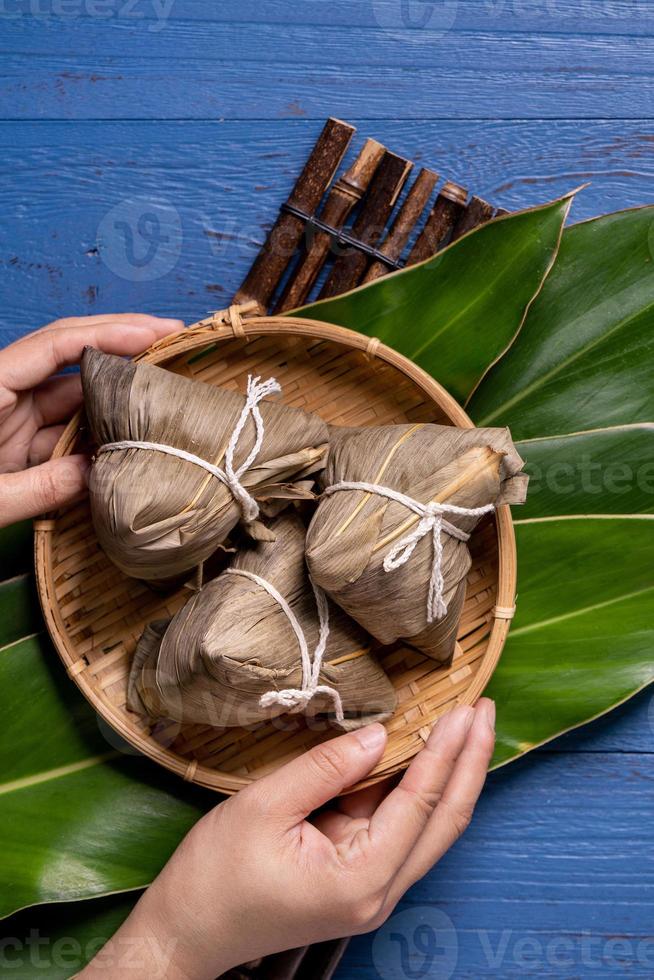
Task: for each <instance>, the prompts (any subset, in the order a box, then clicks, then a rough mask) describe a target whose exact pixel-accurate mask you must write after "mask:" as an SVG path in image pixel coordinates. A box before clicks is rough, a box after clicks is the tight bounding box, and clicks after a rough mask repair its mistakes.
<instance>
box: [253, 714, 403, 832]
mask: <svg viewBox="0 0 654 980" xmlns="http://www.w3.org/2000/svg"><path fill="white" fill-rule="evenodd" d="M385 747H386V730H385V729H384V727H383V726H382V725H368V726H366V728H361V729H359V730H358V731H356V732H351V733H349V734H347V735H341V736H339V737H338V738H333V739H331V740H330V741H329V742H324V743H323V744H322V745H317V746H316V747H315V748H313V749H311V750H310V751H309V752H306V753H305V754H304V755H302V756H300V757H299V758H297V759H294V760H293V762H289V763H288V765H286V766H284V767H283V768H281V769H278V770H277V772H275V773H272V774H271V775H270V776H266V777H264V778H263V779H261V780H259V782H258V783H257V784H256V788H255V792H256V793H257V795H258V797H259V800H260V801H261V804H262V806H263V808H264V810H265V813H266V817H267V818H268V817H273V818H277V817H278V818H280V819H281V821H282V822H283V823H284V824H286V825H287V826H288V827H289V828H290V827H293V826H295V825H296V824H297V823H298V822H299V821H301V820H304V818H305V817H307V816H308V815H309V814H310V813H312V812H313V811H314V810H317V809H318V807H321V806H324V804H325V803H327V802H328V801H329V800H332V799H333V798H334V797H335V796H339V795H340V794H341V793H342V792H343V790H345V789H347V788H348V787H350V786H353V785H354V783H356V782H358V781H359V780H360V779H363V778H364V777H365V776H367V775H368V773H369V772H370V771H371V769H373V768H374V767H375V765H376V764H377V763H378V762H379V760H380V759H381V757H382V754H383V752H384V748H385Z"/></svg>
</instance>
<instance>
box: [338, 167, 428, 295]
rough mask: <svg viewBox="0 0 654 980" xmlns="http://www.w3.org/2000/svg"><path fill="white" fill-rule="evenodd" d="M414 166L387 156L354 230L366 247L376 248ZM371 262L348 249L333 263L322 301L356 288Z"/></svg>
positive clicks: (361, 254)
mask: <svg viewBox="0 0 654 980" xmlns="http://www.w3.org/2000/svg"><path fill="white" fill-rule="evenodd" d="M412 167H413V164H412V163H411V162H410V161H409V160H405V159H404V158H403V157H399V156H396V154H395V153H389V152H386V153H385V154H384V157H383V159H382V162H381V163H380V164H379V169H378V170H377V173H376V176H375V180H374V181H373V184H372V186H371V188H370V190H369V191H368V195H367V197H366V200H365V201H364V203H363V206H362V208H361V213H360V214H359V217H358V219H357V221H356V222H355V224H354V227H353V229H352V234H353V236H354V237H355V238H357V239H359V241H361V242H363V243H364V244H366V245H371V246H373V247H374V246H376V245H377V243H378V242H379V239H380V238H381V237H382V235H383V234H384V229H385V228H386V223H387V221H388V219H389V217H390V215H391V212H392V210H393V208H394V206H395V202H396V201H397V199H398V197H399V195H400V192H401V190H402V188H403V186H404V182H405V181H406V179H407V177H408V176H409V173H410V172H411V169H412ZM368 261H369V260H368V258H367V256H366V255H365V253H364V252H361V251H359V250H358V249H356V248H354V247H351V248H348V249H347V250H346V251H345V252H344V253H343V254H342V255H341V256H339V257H338V258H337V259H336V261H335V262H334V267H333V269H332V271H331V275H330V276H329V279H328V280H327V282H326V283H325V285H324V287H323V289H322V291H321V293H320V299H325V298H327V297H330V296H338V295H339V294H340V293H344V292H346V291H347V290H348V289H352V288H353V287H354V286H356V285H357V284H358V283H359V282H360V281H361V278H362V276H363V275H364V273H365V270H366V267H367V265H368Z"/></svg>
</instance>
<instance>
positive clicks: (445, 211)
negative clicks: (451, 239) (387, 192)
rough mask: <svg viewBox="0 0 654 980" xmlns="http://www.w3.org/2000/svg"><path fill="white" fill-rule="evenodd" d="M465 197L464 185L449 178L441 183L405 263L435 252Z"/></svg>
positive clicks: (459, 211) (457, 216)
mask: <svg viewBox="0 0 654 980" xmlns="http://www.w3.org/2000/svg"><path fill="white" fill-rule="evenodd" d="M467 197H468V192H467V190H466V189H465V187H460V186H459V184H454V183H452V181H449V180H448V181H447V182H446V183H445V184H443V186H442V187H441V189H440V193H439V195H438V197H437V198H436V203H435V204H434V207H433V209H432V212H431V214H430V215H429V217H428V218H427V222H426V224H425V227H424V228H423V229H422V232H421V233H420V236H419V237H418V240H417V241H416V243H415V245H414V246H413V248H412V250H411V253H410V255H409V258H408V261H407V265H415V264H416V262H423V261H424V260H425V259H430V258H431V257H432V255H435V254H436V252H437V251H438V249H439V248H440V247H441V245H442V244H443V243H444V242H445V240H446V238H447V236H448V235H449V233H450V232H451V231H452V229H453V228H454V226H455V224H456V223H457V221H458V220H459V217H460V215H461V214H462V213H463V211H464V208H465V203H466V199H467Z"/></svg>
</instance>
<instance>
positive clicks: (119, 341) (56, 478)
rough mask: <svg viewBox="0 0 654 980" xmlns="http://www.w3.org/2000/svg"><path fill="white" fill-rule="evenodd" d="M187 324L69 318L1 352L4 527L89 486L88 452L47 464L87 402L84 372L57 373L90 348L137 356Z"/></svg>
mask: <svg viewBox="0 0 654 980" xmlns="http://www.w3.org/2000/svg"><path fill="white" fill-rule="evenodd" d="M183 326H184V324H183V323H182V321H181V320H163V319H160V318H159V317H155V316H143V315H140V314H136V313H125V314H122V315H116V316H114V315H109V314H107V315H104V316H89V317H71V318H69V319H66V320H56V321H55V322H54V323H50V324H49V325H48V326H46V327H43V328H42V329H41V330H37V331H36V333H32V334H29V335H28V336H27V337H23V338H22V339H21V340H18V341H16V343H14V344H10V345H9V347H6V348H5V349H4V350H2V351H0V527H6V526H7V525H9V524H13V523H14V522H15V521H20V520H23V519H24V518H26V517H36V516H37V515H38V514H42V513H44V512H45V511H49V510H55V509H56V508H57V507H61V506H63V505H64V504H68V503H71V502H72V501H74V500H76V499H77V498H78V497H79V496H81V495H82V494H83V493H84V491H85V490H86V486H87V473H88V468H89V461H88V459H87V457H86V456H83V455H75V456H66V457H64V458H62V459H55V460H51V461H49V462H45V461H46V460H50V456H51V454H52V450H53V449H54V447H55V445H56V443H57V441H58V439H59V437H60V436H61V433H62V432H63V430H64V426H63V425H62V424H61V423H62V422H64V421H67V420H68V419H69V418H70V416H71V415H72V414H73V412H75V411H76V410H77V409H78V408H79V406H80V404H81V402H82V386H81V383H80V379H79V375H72V374H71V375H64V376H61V377H53V375H56V374H57V372H59V371H61V369H62V368H64V367H68V366H69V365H71V364H76V363H77V362H78V361H79V359H80V357H81V356H82V351H83V350H84V347H86V346H87V345H92V346H93V347H97V348H99V349H100V350H103V351H105V352H106V353H107V354H121V355H122V354H139V353H140V352H141V351H143V350H145V349H146V348H147V347H149V346H150V344H153V343H154V342H155V341H156V340H159V339H160V338H161V337H165V336H166V335H167V334H169V333H174V332H175V331H177V330H181V329H182V328H183Z"/></svg>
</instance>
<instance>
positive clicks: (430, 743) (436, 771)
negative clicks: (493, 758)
mask: <svg viewBox="0 0 654 980" xmlns="http://www.w3.org/2000/svg"><path fill="white" fill-rule="evenodd" d="M474 717H475V713H474V710H473V709H472V708H471V707H469V706H467V705H461V706H459V707H457V708H454V710H453V711H450V712H448V714H446V715H444V716H443V717H442V718H441V719H440V720H439V722H438V723H437V725H436V726H435V728H434V729H433V731H432V732H431V735H430V736H429V739H428V740H427V743H426V745H425V747H424V749H422V751H421V752H419V753H418V755H417V756H416V757H415V759H414V760H413V762H412V763H411V765H410V766H409V768H408V769H407V771H406V773H405V774H404V776H403V777H402V779H401V781H400V783H399V785H398V786H397V788H396V789H394V790H393V792H392V793H390V794H389V795H388V796H387V797H386V799H385V800H383V801H382V803H381V804H380V806H379V808H378V809H377V811H376V813H375V814H374V815H373V817H372V820H371V821H370V830H369V838H370V844H371V845H372V847H373V848H374V849H375V851H376V853H378V855H379V863H380V866H383V868H384V870H385V872H386V873H387V874H388V875H395V874H396V873H397V872H398V871H399V870H400V868H401V867H402V866H403V865H404V863H405V862H406V860H407V859H408V857H409V855H410V854H411V852H412V851H413V849H414V847H415V846H416V844H417V842H418V840H419V839H420V837H421V835H422V833H423V832H424V830H425V827H426V826H427V824H428V822H429V820H430V818H431V816H432V814H433V812H434V809H435V808H436V806H437V805H438V803H439V802H440V800H441V798H442V796H443V794H444V792H445V788H446V786H447V784H448V782H449V779H450V776H451V775H452V773H453V772H454V767H455V765H456V763H457V760H458V759H459V757H460V755H461V753H462V752H463V749H464V746H465V744H466V738H467V736H468V732H469V731H470V728H471V726H472V724H473V721H474Z"/></svg>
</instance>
